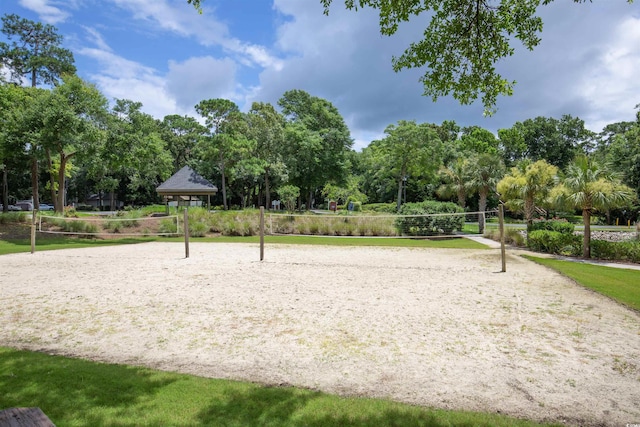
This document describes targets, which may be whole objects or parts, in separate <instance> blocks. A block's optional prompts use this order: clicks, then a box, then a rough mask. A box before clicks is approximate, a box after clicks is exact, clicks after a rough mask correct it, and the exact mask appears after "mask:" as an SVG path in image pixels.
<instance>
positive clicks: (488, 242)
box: [465, 236, 640, 270]
mask: <svg viewBox="0 0 640 427" xmlns="http://www.w3.org/2000/svg"><path fill="white" fill-rule="evenodd" d="M465 237H466V238H467V239H471V240H475V241H476V242H478V243H482V244H483V245H486V246H489V247H490V248H492V249H500V242H496V241H495V240H491V239H487V238H486V237H481V236H465ZM507 250H508V251H509V252H511V253H517V254H518V255H531V256H535V257H538V258H554V259H559V260H563V261H571V262H579V263H582V264H593V265H602V266H604V267H614V268H626V269H630V270H640V264H633V263H623V262H610V261H599V260H594V259H589V260H587V259H584V258H575V257H567V256H560V255H553V254H546V253H542V252H532V251H529V250H527V249H523V248H518V247H515V246H507Z"/></svg>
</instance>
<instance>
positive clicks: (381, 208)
mask: <svg viewBox="0 0 640 427" xmlns="http://www.w3.org/2000/svg"><path fill="white" fill-rule="evenodd" d="M362 210H363V211H365V212H367V211H368V212H379V213H387V214H395V213H396V212H397V211H398V206H397V205H396V204H395V203H369V204H366V205H362Z"/></svg>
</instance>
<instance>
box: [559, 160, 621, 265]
mask: <svg viewBox="0 0 640 427" xmlns="http://www.w3.org/2000/svg"><path fill="white" fill-rule="evenodd" d="M556 192H557V194H558V195H557V196H556V200H557V201H558V202H560V203H564V204H568V205H570V206H572V207H574V208H577V209H581V210H582V222H583V223H584V237H583V239H582V256H583V257H584V258H590V257H591V214H592V213H593V212H594V211H595V210H605V209H609V208H613V207H617V206H621V205H623V204H625V203H627V202H630V201H631V200H632V199H633V190H631V188H629V187H627V186H626V185H624V184H622V183H621V182H620V179H619V178H618V176H617V175H616V174H615V173H613V172H611V171H610V170H609V169H608V167H606V166H604V165H601V164H599V163H598V162H596V161H594V160H590V159H589V158H588V157H587V156H579V157H577V158H576V159H575V160H574V161H573V163H571V164H570V165H569V166H568V167H567V170H566V173H565V178H564V180H563V181H562V183H561V184H560V185H559V186H558V188H557V189H556Z"/></svg>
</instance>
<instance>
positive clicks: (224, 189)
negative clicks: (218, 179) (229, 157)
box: [218, 152, 229, 211]
mask: <svg viewBox="0 0 640 427" xmlns="http://www.w3.org/2000/svg"><path fill="white" fill-rule="evenodd" d="M219 160H220V163H218V165H219V166H220V175H222V206H223V208H224V210H225V211H226V210H229V207H228V206H227V180H226V177H225V176H224V160H223V158H222V152H220V159H219Z"/></svg>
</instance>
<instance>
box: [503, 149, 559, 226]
mask: <svg viewBox="0 0 640 427" xmlns="http://www.w3.org/2000/svg"><path fill="white" fill-rule="evenodd" d="M557 173H558V168H557V167H555V166H553V165H550V164H549V163H547V162H546V161H544V160H538V161H537V162H535V163H531V161H530V160H523V161H521V162H519V163H518V164H517V165H516V167H513V168H511V172H510V173H509V174H508V175H507V176H505V177H504V178H502V180H500V182H498V186H497V188H498V193H500V196H501V197H502V198H503V199H504V200H505V201H506V202H507V205H508V206H510V207H511V208H513V207H516V206H517V207H522V208H523V209H524V216H525V219H526V220H527V225H531V224H532V223H533V215H534V213H535V209H536V202H537V203H541V202H542V201H543V200H544V199H545V198H546V197H547V195H548V194H549V191H550V189H551V188H552V187H553V185H554V179H555V176H556V174H557Z"/></svg>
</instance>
